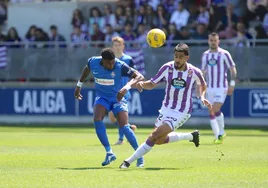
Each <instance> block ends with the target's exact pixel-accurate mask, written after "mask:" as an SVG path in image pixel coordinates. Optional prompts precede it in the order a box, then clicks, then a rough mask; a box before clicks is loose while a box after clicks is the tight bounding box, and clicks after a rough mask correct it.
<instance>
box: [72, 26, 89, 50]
mask: <svg viewBox="0 0 268 188" xmlns="http://www.w3.org/2000/svg"><path fill="white" fill-rule="evenodd" d="M89 38H90V37H89V35H87V34H86V33H82V31H81V28H80V27H79V26H76V27H74V31H73V33H72V34H71V41H72V42H73V47H75V48H77V47H81V44H79V43H81V42H82V43H83V42H86V41H89ZM86 46H87V45H86V44H82V47H86Z"/></svg>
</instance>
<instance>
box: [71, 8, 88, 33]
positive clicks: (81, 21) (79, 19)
mask: <svg viewBox="0 0 268 188" xmlns="http://www.w3.org/2000/svg"><path fill="white" fill-rule="evenodd" d="M72 26H73V27H80V28H81V30H82V31H83V32H85V33H87V24H86V23H85V18H84V16H83V14H82V12H81V10H79V9H76V10H75V11H74V12H73V17H72Z"/></svg>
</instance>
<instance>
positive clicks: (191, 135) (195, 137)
mask: <svg viewBox="0 0 268 188" xmlns="http://www.w3.org/2000/svg"><path fill="white" fill-rule="evenodd" d="M168 114H169V120H168V121H167V124H169V126H170V127H171V129H173V130H175V129H178V128H179V127H181V126H182V125H183V124H184V123H185V122H186V121H187V120H188V119H189V118H190V116H191V115H190V114H184V113H172V112H169V113H168ZM164 118H165V117H164ZM180 140H189V141H190V142H193V143H194V144H195V146H196V147H198V146H199V131H198V130H196V131H193V132H188V133H181V132H171V133H169V134H168V135H166V136H164V137H162V138H159V139H158V140H157V141H156V144H158V145H161V144H165V143H172V142H178V141H180Z"/></svg>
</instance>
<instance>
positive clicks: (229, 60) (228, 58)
mask: <svg viewBox="0 0 268 188" xmlns="http://www.w3.org/2000/svg"><path fill="white" fill-rule="evenodd" d="M224 55H225V63H226V65H227V67H228V68H231V67H234V66H235V63H234V60H233V58H232V56H231V54H230V53H229V52H225V53H224Z"/></svg>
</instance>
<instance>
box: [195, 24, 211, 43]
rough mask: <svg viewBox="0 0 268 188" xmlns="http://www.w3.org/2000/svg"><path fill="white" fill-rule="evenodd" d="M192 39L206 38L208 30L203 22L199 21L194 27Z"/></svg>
mask: <svg viewBox="0 0 268 188" xmlns="http://www.w3.org/2000/svg"><path fill="white" fill-rule="evenodd" d="M193 39H201V40H205V39H208V30H207V28H206V25H205V24H202V23H199V24H198V25H197V27H196V32H195V33H194V34H193Z"/></svg>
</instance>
